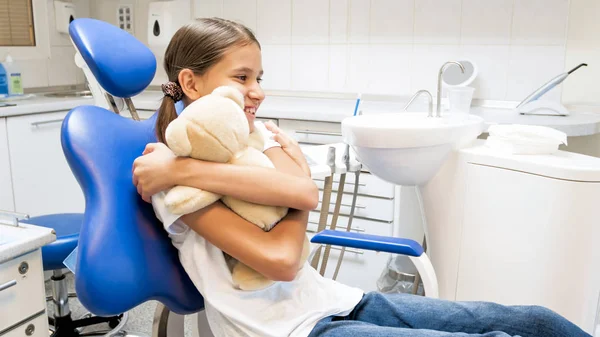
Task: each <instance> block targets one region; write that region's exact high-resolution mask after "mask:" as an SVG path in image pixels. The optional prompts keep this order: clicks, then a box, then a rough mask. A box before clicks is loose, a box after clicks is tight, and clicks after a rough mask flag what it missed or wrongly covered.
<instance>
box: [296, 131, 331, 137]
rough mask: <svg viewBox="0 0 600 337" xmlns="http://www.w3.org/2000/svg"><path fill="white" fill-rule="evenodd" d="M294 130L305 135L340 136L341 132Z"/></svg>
mask: <svg viewBox="0 0 600 337" xmlns="http://www.w3.org/2000/svg"><path fill="white" fill-rule="evenodd" d="M295 132H296V133H301V134H305V135H319V136H338V137H341V136H342V134H341V133H339V132H326V131H310V130H296V131H295Z"/></svg>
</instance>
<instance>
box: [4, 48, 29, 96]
mask: <svg viewBox="0 0 600 337" xmlns="http://www.w3.org/2000/svg"><path fill="white" fill-rule="evenodd" d="M2 67H3V68H4V71H5V72H6V75H5V76H6V81H7V87H8V96H17V95H23V82H22V80H21V70H20V69H19V67H18V66H17V64H16V63H15V62H13V59H12V57H11V56H10V55H7V56H6V59H5V60H4V63H2ZM0 77H2V75H0ZM1 82H2V80H0V92H1V91H2V89H1V87H2V83H1Z"/></svg>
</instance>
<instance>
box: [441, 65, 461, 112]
mask: <svg viewBox="0 0 600 337" xmlns="http://www.w3.org/2000/svg"><path fill="white" fill-rule="evenodd" d="M453 64H455V65H457V66H459V67H460V71H461V72H462V73H463V74H464V73H465V67H464V66H463V65H462V64H461V63H460V62H456V61H448V62H446V63H444V65H442V67H441V68H440V72H439V73H438V84H437V106H436V117H441V116H442V74H443V73H444V71H446V68H448V67H449V66H451V65H453Z"/></svg>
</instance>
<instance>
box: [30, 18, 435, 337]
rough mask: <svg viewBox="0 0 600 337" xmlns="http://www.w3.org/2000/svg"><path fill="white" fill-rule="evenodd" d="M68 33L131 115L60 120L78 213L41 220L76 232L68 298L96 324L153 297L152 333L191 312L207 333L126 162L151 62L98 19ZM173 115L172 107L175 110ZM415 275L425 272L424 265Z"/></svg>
mask: <svg viewBox="0 0 600 337" xmlns="http://www.w3.org/2000/svg"><path fill="white" fill-rule="evenodd" d="M69 32H70V36H71V39H72V41H73V43H74V45H75V46H76V49H77V51H78V53H79V55H80V56H81V58H82V59H83V60H84V61H85V63H86V65H87V66H88V69H89V71H90V73H91V74H92V75H93V79H91V78H90V77H89V76H88V81H90V82H91V81H93V80H96V81H97V84H98V85H99V86H100V87H101V88H102V90H104V91H105V93H106V94H107V96H112V97H111V98H112V99H113V100H114V98H123V99H124V100H125V102H126V104H127V107H128V109H129V111H130V112H131V114H132V117H133V120H132V119H129V118H126V117H124V116H121V115H120V114H119V111H115V110H114V109H113V111H109V110H107V109H105V108H103V107H99V106H80V107H77V108H75V109H73V110H71V111H70V112H69V113H68V115H67V116H66V117H65V120H64V122H63V125H62V135H61V137H62V146H63V150H64V154H65V157H66V159H67V162H68V163H69V166H70V168H71V170H72V171H73V174H74V175H75V177H76V179H77V181H78V182H79V184H80V186H81V188H82V191H83V193H84V195H85V201H86V207H85V213H84V214H82V215H64V214H57V215H52V216H51V217H55V219H60V218H61V217H62V218H63V219H64V218H66V217H67V216H71V217H73V218H74V219H77V220H74V221H73V224H72V225H70V226H72V228H73V229H74V231H75V232H78V233H79V235H78V242H77V243H76V244H77V246H78V248H77V258H76V271H75V284H76V293H77V296H78V298H79V300H80V302H81V303H82V304H83V305H84V306H85V307H86V308H87V309H88V310H89V311H90V312H91V313H93V314H95V315H100V316H102V317H106V316H113V317H117V316H118V315H121V314H122V313H124V312H127V311H128V310H130V309H132V308H134V307H135V306H137V305H139V304H142V303H144V302H146V301H149V300H156V301H158V302H159V305H158V307H157V310H156V314H155V317H154V326H153V329H154V331H153V336H167V335H168V336H169V337H172V336H173V337H177V336H183V316H182V315H187V314H193V313H199V316H198V317H199V320H200V323H199V329H201V331H200V336H202V337H204V336H212V334H211V333H210V329H209V328H208V325H207V324H206V317H205V316H204V315H203V309H204V302H203V299H202V296H201V295H200V294H199V293H198V291H197V289H196V288H195V286H194V285H193V284H192V282H191V281H190V279H189V278H188V276H187V274H186V273H185V271H184V270H183V268H182V267H181V265H180V263H179V258H178V253H177V250H176V249H175V248H174V247H173V246H172V244H171V242H170V239H169V238H168V236H167V234H166V233H165V232H164V230H163V229H162V225H161V223H160V222H159V221H158V220H157V218H156V217H155V215H154V211H153V209H152V206H151V205H150V204H148V203H146V202H144V201H143V200H142V199H141V198H140V197H139V195H138V194H137V191H136V189H135V186H134V185H133V183H132V174H131V168H132V164H133V161H134V160H135V159H136V158H137V157H138V156H140V155H141V154H142V151H143V150H144V147H145V146H146V144H147V143H151V142H155V141H156V138H155V133H154V124H155V121H156V117H157V115H156V114H154V115H153V116H152V117H151V118H149V119H147V120H143V121H140V120H137V119H139V118H137V113H135V107H134V106H133V103H132V101H131V99H130V98H131V97H133V96H135V95H137V94H139V93H140V92H142V91H143V90H144V89H145V88H146V87H147V86H148V85H149V84H150V82H151V80H152V78H153V77H154V74H155V71H156V61H155V58H154V55H153V54H152V53H151V52H150V50H148V49H147V48H146V47H145V46H144V45H143V44H142V43H140V42H139V41H138V40H137V39H135V38H134V37H133V36H131V35H130V34H129V33H126V32H125V31H123V30H121V29H118V28H117V27H115V26H113V25H110V24H108V23H104V22H102V21H98V20H94V19H76V20H74V21H73V22H72V23H71V24H70V27H69ZM86 75H89V74H87V73H86ZM90 85H95V83H90ZM107 99H109V98H108V97H107ZM111 106H113V105H112V104H111ZM181 108H182V106H181V105H179V106H178V112H179V111H180V110H181ZM43 219H44V218H43V217H38V218H31V219H30V220H28V221H27V222H28V223H32V224H36V225H42V226H44V225H46V224H47V222H44V221H42V220H43ZM49 227H52V226H49ZM59 236H60V235H59ZM59 239H60V238H59ZM312 242H313V243H319V244H323V245H338V246H346V247H354V248H361V249H367V250H376V251H384V252H391V253H397V254H404V255H408V256H410V257H412V258H414V259H415V260H414V261H421V260H422V259H425V260H426V259H427V258H426V255H425V254H424V252H423V249H422V247H421V246H420V245H419V244H418V243H417V242H415V241H412V240H406V239H399V238H390V237H381V236H374V235H364V234H358V233H347V232H338V231H331V230H325V231H323V232H321V233H318V234H317V235H315V236H314V237H313V239H312ZM63 248H64V249H65V250H69V249H73V248H74V245H73V243H72V242H71V245H70V246H68V247H67V246H63ZM427 262H428V260H427ZM53 267H58V266H53ZM417 269H418V270H419V272H420V273H421V272H423V273H427V272H433V269H432V267H431V264H427V263H423V264H422V265H421V266H420V267H419V266H417ZM433 281H434V282H433V283H432V285H431V284H429V285H426V290H425V291H426V294H427V296H430V297H437V284H436V283H435V280H433ZM201 326H202V327H204V328H202V327H201Z"/></svg>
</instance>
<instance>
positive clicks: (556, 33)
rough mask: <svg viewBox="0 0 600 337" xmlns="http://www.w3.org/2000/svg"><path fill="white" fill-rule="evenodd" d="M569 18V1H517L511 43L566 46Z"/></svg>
mask: <svg viewBox="0 0 600 337" xmlns="http://www.w3.org/2000/svg"><path fill="white" fill-rule="evenodd" d="M568 16H569V1H568V0H515V9H514V14H513V24H512V41H511V42H512V43H513V44H519V45H564V43H565V41H566V31H567V19H568Z"/></svg>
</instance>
